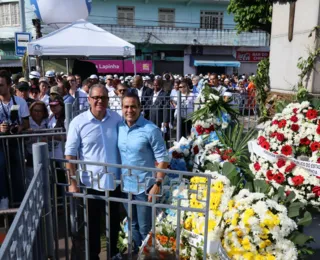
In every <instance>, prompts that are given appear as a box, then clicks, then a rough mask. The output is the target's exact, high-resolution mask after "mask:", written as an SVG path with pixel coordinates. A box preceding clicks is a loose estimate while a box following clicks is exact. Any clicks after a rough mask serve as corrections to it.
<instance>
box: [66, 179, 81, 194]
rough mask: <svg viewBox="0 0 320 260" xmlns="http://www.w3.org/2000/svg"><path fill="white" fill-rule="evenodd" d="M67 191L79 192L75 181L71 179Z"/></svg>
mask: <svg viewBox="0 0 320 260" xmlns="http://www.w3.org/2000/svg"><path fill="white" fill-rule="evenodd" d="M68 190H69V192H72V193H79V192H80V188H79V187H78V185H77V182H76V181H75V180H71V184H70V186H69V189H68Z"/></svg>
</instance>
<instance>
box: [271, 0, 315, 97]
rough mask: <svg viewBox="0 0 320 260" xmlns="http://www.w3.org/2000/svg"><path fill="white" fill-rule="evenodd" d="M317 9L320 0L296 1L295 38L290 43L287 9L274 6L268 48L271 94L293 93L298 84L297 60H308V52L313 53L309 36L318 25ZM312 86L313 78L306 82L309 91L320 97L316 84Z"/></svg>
mask: <svg viewBox="0 0 320 260" xmlns="http://www.w3.org/2000/svg"><path fill="white" fill-rule="evenodd" d="M319 6H320V0H308V1H297V3H296V12H295V20H294V35H293V40H292V42H289V40H288V27H289V5H288V4H287V5H279V4H276V5H274V9H273V18H272V19H273V23H272V24H273V25H272V35H271V46H270V63H271V66H270V79H271V88H272V90H274V91H282V92H288V91H292V89H293V87H294V86H295V85H296V84H297V83H298V80H299V77H298V74H299V70H298V68H297V63H298V59H299V58H300V57H303V58H307V57H308V50H314V49H315V36H314V35H313V37H310V38H309V37H308V35H309V33H310V31H311V30H312V29H313V28H314V27H315V26H316V25H318V24H319V23H318V22H319V21H318V20H319ZM315 78H316V77H315ZM313 82H314V78H313V77H311V79H310V80H309V82H308V90H309V91H313V92H317V93H320V89H319V87H320V86H316V85H317V84H314V83H313ZM318 82H319V81H318ZM316 83H317V82H316ZM313 85H314V86H315V87H314V88H313Z"/></svg>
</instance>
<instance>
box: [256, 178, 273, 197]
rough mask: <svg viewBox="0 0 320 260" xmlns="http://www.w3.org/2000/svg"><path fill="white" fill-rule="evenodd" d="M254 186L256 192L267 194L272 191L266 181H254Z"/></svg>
mask: <svg viewBox="0 0 320 260" xmlns="http://www.w3.org/2000/svg"><path fill="white" fill-rule="evenodd" d="M253 185H254V190H255V191H256V192H261V193H264V194H267V193H268V191H269V189H270V186H269V185H268V184H267V183H266V182H265V181H264V180H254V181H253Z"/></svg>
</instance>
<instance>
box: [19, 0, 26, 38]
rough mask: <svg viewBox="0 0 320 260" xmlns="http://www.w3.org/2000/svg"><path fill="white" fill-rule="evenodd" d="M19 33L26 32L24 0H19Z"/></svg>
mask: <svg viewBox="0 0 320 260" xmlns="http://www.w3.org/2000/svg"><path fill="white" fill-rule="evenodd" d="M19 9H20V24H21V32H25V31H26V12H25V5H24V0H19Z"/></svg>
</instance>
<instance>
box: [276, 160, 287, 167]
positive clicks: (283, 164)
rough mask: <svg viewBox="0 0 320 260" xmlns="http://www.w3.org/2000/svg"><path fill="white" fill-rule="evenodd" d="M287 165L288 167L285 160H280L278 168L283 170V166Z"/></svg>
mask: <svg viewBox="0 0 320 260" xmlns="http://www.w3.org/2000/svg"><path fill="white" fill-rule="evenodd" d="M285 165H286V161H285V160H283V159H279V160H278V161H277V166H278V168H281V167H283V166H285Z"/></svg>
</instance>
